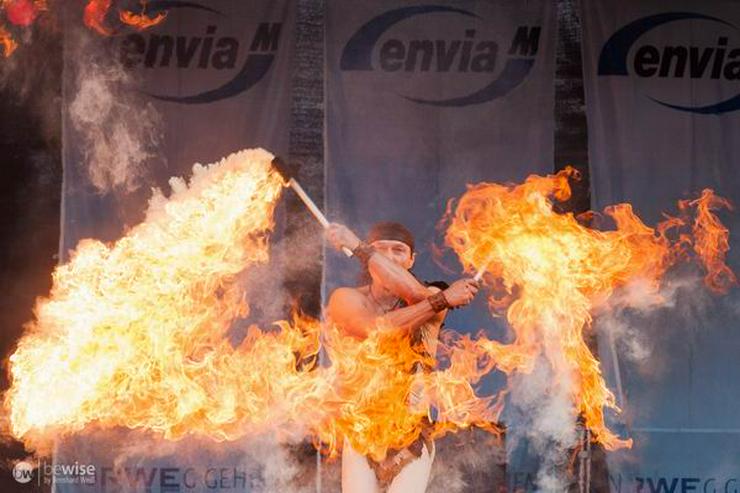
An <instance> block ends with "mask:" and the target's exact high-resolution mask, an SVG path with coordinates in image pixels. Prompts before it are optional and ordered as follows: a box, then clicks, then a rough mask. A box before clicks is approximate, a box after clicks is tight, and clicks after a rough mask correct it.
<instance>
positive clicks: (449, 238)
mask: <svg viewBox="0 0 740 493" xmlns="http://www.w3.org/2000/svg"><path fill="white" fill-rule="evenodd" d="M576 174H577V173H576V172H575V170H573V169H572V168H568V169H566V170H564V171H562V172H560V173H558V174H557V175H554V176H548V177H541V176H530V177H529V178H528V179H527V180H526V182H525V183H523V184H521V185H516V186H504V185H498V184H493V183H484V184H479V185H476V186H472V187H470V188H469V190H468V191H467V192H466V193H465V194H464V195H463V197H462V198H461V199H460V201H459V203H458V205H457V208H456V210H455V211H454V214H452V215H451V218H450V220H451V222H450V225H449V228H448V230H447V235H446V242H447V244H448V245H449V246H450V247H452V248H453V249H454V251H455V252H456V253H457V254H458V256H459V257H460V259H461V261H462V263H463V265H464V266H465V268H466V269H468V270H470V271H476V270H478V269H481V268H485V269H486V270H487V272H488V273H489V277H488V280H489V282H491V283H493V282H494V281H496V282H499V283H501V284H502V286H500V287H501V288H502V289H501V290H500V291H503V296H500V297H498V298H494V297H491V300H490V302H491V303H490V304H491V308H492V309H493V310H496V311H498V310H501V309H502V308H505V309H506V312H505V313H506V317H507V319H508V322H509V324H510V325H511V327H512V328H513V330H514V332H515V334H516V337H515V340H514V341H513V343H511V344H502V343H500V342H497V341H488V340H486V339H485V338H481V339H480V340H479V341H478V343H477V344H478V347H479V349H480V350H482V351H483V352H484V353H485V354H487V355H488V356H489V357H490V358H491V360H492V361H493V363H494V364H495V366H496V367H497V368H498V369H500V370H502V371H504V372H506V373H507V374H511V373H513V372H522V373H529V372H531V371H532V370H533V368H534V364H535V362H536V361H537V359H538V358H540V357H543V356H544V357H545V358H546V359H547V360H548V361H549V364H550V365H551V366H552V369H553V371H554V373H555V378H556V381H555V382H553V384H562V383H563V382H567V384H568V385H569V388H570V389H571V392H570V393H571V395H572V399H573V403H574V407H575V411H576V412H577V413H578V414H580V415H582V416H583V417H584V419H585V422H586V425H587V426H588V427H589V428H590V429H591V430H592V431H593V432H594V434H595V436H596V439H597V440H598V441H599V442H601V443H602V444H603V445H604V446H605V448H607V449H616V448H620V447H626V446H630V445H631V440H629V439H627V440H623V439H620V438H618V437H617V436H615V435H614V434H613V433H612V432H611V431H610V430H609V429H608V428H607V427H606V425H605V423H604V409H605V408H611V409H614V410H615V411H618V408H617V405H616V402H615V398H614V395H613V394H612V392H611V391H610V390H609V389H608V388H607V386H606V384H605V382H604V379H603V377H602V375H601V372H600V368H599V362H598V361H597V360H596V358H595V357H594V355H593V354H592V353H591V351H590V349H589V347H588V345H587V344H586V342H585V341H584V330H586V329H587V328H588V327H589V326H590V324H591V317H592V315H591V314H592V313H593V310H594V309H595V308H596V307H598V306H599V305H600V304H601V303H603V302H604V301H605V300H607V299H608V298H609V296H610V294H611V293H612V292H613V291H614V289H616V288H617V287H619V286H622V285H625V284H626V283H628V282H630V281H635V280H638V279H640V280H645V281H647V284H648V285H649V286H650V288H651V289H652V290H654V291H655V292H656V293H657V290H658V289H659V286H660V281H661V278H662V276H663V274H664V273H665V272H666V270H667V269H668V268H669V267H670V266H671V265H672V264H673V263H675V262H676V261H677V260H679V259H683V258H686V255H687V249H688V247H690V246H693V249H694V250H695V251H696V253H697V254H698V256H699V258H700V259H701V260H702V262H703V264H704V265H705V266H706V268H707V270H708V272H707V277H706V279H707V283H708V285H709V286H710V287H711V288H712V289H715V290H724V289H727V288H728V287H729V286H731V285H733V284H735V283H736V279H735V277H734V274H733V273H732V271H731V270H730V269H729V268H728V267H727V266H726V265H725V263H724V257H725V254H726V252H727V250H728V248H729V247H728V242H727V234H728V232H727V230H726V229H725V228H724V227H723V226H722V224H721V223H720V222H719V220H718V219H717V217H716V216H715V215H714V214H713V213H712V210H714V209H716V208H718V207H723V206H729V204H728V203H727V202H726V201H724V200H722V199H720V198H718V197H717V196H715V195H714V194H713V193H712V192H711V191H710V190H705V191H704V192H703V193H702V195H701V197H700V198H699V199H697V200H694V201H685V202H682V203H681V204H680V207H681V210H682V211H683V213H684V214H688V213H690V212H691V210H692V209H696V210H697V214H696V218H695V220H694V222H693V224H692V223H691V222H690V221H689V219H687V218H686V217H669V218H668V219H666V221H665V222H663V223H661V224H660V225H658V226H657V227H656V228H655V229H653V228H650V227H648V226H646V225H645V224H644V223H643V222H642V221H641V220H640V219H639V218H638V217H637V216H636V215H635V214H634V212H633V210H632V208H631V206H630V205H629V204H619V205H615V206H612V207H610V208H608V209H607V210H606V214H607V215H608V216H611V218H612V219H613V221H614V222H615V224H616V229H615V230H613V231H598V230H595V229H591V228H589V227H587V226H586V225H584V224H582V223H581V222H579V220H578V219H577V218H576V217H574V216H573V214H559V213H557V212H555V211H554V210H553V202H554V201H563V200H567V199H568V198H569V197H570V187H569V184H568V179H569V178H571V177H576ZM691 226H693V228H691V229H692V231H691V230H690V231H685V232H683V233H681V234H679V230H681V229H682V228H685V227H691ZM673 233H676V234H675V235H674V234H673ZM669 236H677V240H675V241H672V240H671V239H670V238H669Z"/></svg>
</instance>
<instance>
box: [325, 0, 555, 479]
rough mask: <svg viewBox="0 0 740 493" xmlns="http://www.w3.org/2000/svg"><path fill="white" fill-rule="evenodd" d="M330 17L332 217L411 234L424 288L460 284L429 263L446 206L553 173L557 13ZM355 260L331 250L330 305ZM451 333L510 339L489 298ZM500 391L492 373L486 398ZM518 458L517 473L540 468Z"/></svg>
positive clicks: (490, 7)
mask: <svg viewBox="0 0 740 493" xmlns="http://www.w3.org/2000/svg"><path fill="white" fill-rule="evenodd" d="M326 12H327V13H326V82H325V84H326V106H327V110H326V119H325V122H326V123H325V132H326V134H325V143H326V147H325V150H326V161H325V163H326V167H325V187H326V188H325V190H326V199H325V200H326V202H325V203H326V210H327V212H328V215H329V216H330V218H331V219H332V220H335V221H340V222H344V223H346V224H348V225H349V226H350V227H351V228H353V229H354V230H355V231H356V232H357V233H358V235H360V236H363V235H365V234H366V232H367V230H368V229H369V227H370V226H371V225H372V224H373V223H374V222H376V221H381V220H394V221H400V222H401V223H403V224H405V225H407V226H408V227H409V228H410V229H411V230H412V231H413V232H414V234H415V235H416V240H417V244H418V254H417V262H416V265H415V267H414V272H415V273H416V275H417V276H418V277H419V278H420V279H423V280H440V279H442V280H446V281H452V280H454V279H456V278H458V277H461V275H462V272H461V270H460V266H459V264H458V263H457V262H456V260H455V259H454V258H453V256H451V255H445V256H444V257H442V258H441V259H438V260H437V261H435V258H434V255H433V246H437V247H441V246H442V234H441V233H440V232H437V231H436V230H435V228H436V226H437V224H438V222H439V221H440V219H441V218H442V216H443V214H444V211H445V207H446V205H447V203H448V201H449V200H450V199H453V198H455V197H458V196H460V195H461V194H462V193H463V192H464V191H465V188H466V184H469V183H477V182H481V181H496V182H507V181H521V180H523V179H524V178H525V177H526V176H528V175H529V174H532V173H539V174H541V173H551V172H552V169H553V164H552V163H553V133H554V123H553V113H554V108H553V105H554V102H553V101H554V87H553V84H554V75H555V51H556V45H555V34H556V32H555V24H556V23H555V21H556V12H555V5H554V4H553V3H552V2H549V1H528V2H521V1H518V0H502V1H496V2H482V1H452V2H451V1H441V2H434V3H433V4H431V3H430V4H420V3H419V2H408V1H399V0H393V1H374V2H366V1H359V0H358V1H347V0H343V1H332V2H327V11H326ZM354 264H355V262H352V261H349V260H347V259H346V258H344V257H342V256H341V255H339V254H336V253H335V252H328V253H327V258H326V269H325V283H324V290H325V291H324V293H325V296H326V295H328V293H330V292H331V291H332V290H333V289H335V288H336V287H338V286H340V285H356V283H357V276H358V270H357V268H356V266H355V265H354ZM440 264H442V265H444V266H445V268H442V267H440ZM446 325H447V326H448V327H450V328H453V329H455V330H457V331H459V332H462V333H474V332H477V331H479V330H481V329H483V330H485V331H486V332H487V333H488V335H489V336H492V337H496V338H499V339H505V338H506V337H507V335H506V332H505V328H504V327H503V326H502V325H500V324H497V323H495V322H494V321H493V319H492V317H491V316H490V315H489V314H488V310H487V307H486V305H485V302H484V299H483V297H481V298H480V299H479V300H477V303H475V304H474V305H473V306H472V308H469V309H466V310H460V311H457V312H454V313H452V314H451V315H450V316H449V317H448V319H447V321H446ZM501 385H502V380H501V379H500V375H498V376H492V377H491V378H489V379H488V380H487V381H486V382H485V383H484V385H483V386H482V388H481V391H482V392H483V393H490V392H493V391H495V390H497V389H498V388H500V387H501ZM509 425H511V426H512V427H513V428H512V429H511V430H512V433H513V431H514V429H515V423H509ZM510 436H513V434H512V435H510ZM522 461H524V462H527V463H530V462H531V461H530V460H528V459H526V458H520V457H519V456H518V455H516V454H515V455H513V456H512V457H510V464H509V469H510V470H519V469H522V468H524V469H527V470H532V469H533V468H534V470H536V467H535V466H534V465H533V464H531V463H530V464H529V465H525V464H523V463H521V462H522Z"/></svg>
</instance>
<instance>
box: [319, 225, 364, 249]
mask: <svg viewBox="0 0 740 493" xmlns="http://www.w3.org/2000/svg"><path fill="white" fill-rule="evenodd" d="M326 239H327V240H329V243H331V244H332V245H334V248H336V249H337V250H341V249H342V247H347V248H349V249H350V250H354V249H355V248H357V245H359V244H360V239H359V238H358V237H357V235H356V234H354V233H353V232H352V231H351V230H350V229H349V228H348V227H347V226H345V225H344V224H337V223H331V224H329V226H328V227H327V228H326Z"/></svg>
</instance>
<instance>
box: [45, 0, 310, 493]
mask: <svg viewBox="0 0 740 493" xmlns="http://www.w3.org/2000/svg"><path fill="white" fill-rule="evenodd" d="M145 3H146V5H145V7H146V9H147V10H146V13H147V15H148V16H150V17H156V16H157V15H159V14H162V13H165V12H166V17H165V18H164V20H163V21H162V22H161V23H160V24H157V25H155V26H153V27H150V28H147V29H142V30H138V29H134V28H131V27H127V26H124V25H122V24H121V23H120V22H119V23H116V19H117V15H118V14H117V13H113V12H112V13H111V14H110V15H108V16H107V17H106V18H105V22H104V23H103V25H102V27H100V28H99V29H98V28H96V27H95V26H93V28H94V29H97V30H102V31H105V30H106V29H109V30H110V32H102V34H103V35H101V36H99V35H98V34H97V33H94V32H93V31H92V30H89V29H87V30H84V31H80V30H79V29H78V27H77V26H80V25H81V20H80V18H79V17H80V15H81V13H80V12H81V8H79V7H80V6H79V5H75V7H77V8H75V9H72V8H70V12H68V18H67V19H66V20H65V25H66V26H67V28H68V29H67V31H66V35H65V63H64V66H65V74H64V100H63V123H64V127H63V163H64V184H63V204H62V225H61V230H62V238H61V241H60V256H61V259H62V261H65V260H67V259H68V257H69V255H70V253H71V252H72V250H73V249H74V248H75V246H76V245H77V243H78V241H79V240H81V239H84V238H95V239H100V240H104V241H113V240H115V239H117V238H119V237H120V236H121V235H122V233H123V232H124V231H125V230H126V229H127V228H128V227H130V226H133V225H135V224H137V223H139V222H140V221H141V220H142V219H143V217H144V211H145V210H146V208H147V201H148V199H149V197H150V196H151V189H152V188H153V187H159V188H161V189H163V190H164V191H165V194H166V195H168V194H169V190H170V186H169V184H168V180H169V179H170V178H171V177H184V178H185V179H189V178H190V176H191V175H192V167H193V165H194V164H195V163H202V164H209V163H213V162H217V161H219V160H220V159H221V158H222V157H226V156H228V155H229V154H231V153H233V152H236V151H238V150H241V149H245V148H252V147H263V148H265V149H267V150H269V151H270V152H272V153H273V154H276V155H283V156H287V153H288V140H289V131H290V110H291V94H292V93H291V86H292V71H293V33H294V29H295V15H296V2H295V1H293V0H250V1H243V0H195V1H187V2H184V1H164V0H151V1H149V2H145ZM137 4H138V2H137ZM114 8H115V6H114ZM138 8H141V7H140V6H139V7H138ZM71 16H74V17H71ZM278 230H279V228H278ZM278 261H279V260H278ZM264 277H269V280H266V281H264V282H265V285H264V286H262V287H264V289H263V291H264V292H265V293H267V294H266V295H264V296H268V295H271V296H273V297H274V298H277V296H276V295H275V293H277V292H282V288H281V286H280V285H281V282H282V277H281V269H280V267H279V266H278V268H275V269H272V270H271V272H270V276H264ZM268 281H269V282H270V283H274V284H275V285H274V286H273V285H272V284H271V285H270V286H267V285H266V283H268ZM273 288H275V289H273ZM255 296H256V295H255ZM264 296H263V297H264ZM253 301H254V300H253ZM270 301H271V302H270V303H265V305H267V304H269V305H270V307H273V305H274V306H275V307H278V305H279V304H280V301H281V300H277V299H273V300H270ZM274 309H275V310H277V309H278V308H274ZM268 310H273V308H269V309H268V308H267V307H266V306H263V305H259V306H258V307H257V308H256V309H255V310H253V312H254V313H253V314H252V313H250V316H253V317H260V316H264V318H266V319H268V320H270V321H273V320H276V319H279V318H280V317H282V314H281V315H280V316H274V317H273V315H274V314H271V313H267V311H268ZM244 331H246V325H245V327H244ZM231 332H234V333H235V334H231ZM231 332H230V333H229V335H230V336H233V337H232V339H238V336H239V335H241V337H244V333H241V334H236V332H239V331H238V330H234V331H231ZM278 450H279V447H278V445H277V444H275V443H268V444H264V443H261V442H257V443H255V442H253V441H251V440H240V441H238V442H228V443H224V444H221V445H219V447H218V453H215V452H213V450H208V448H207V447H204V446H203V444H201V443H200V442H198V440H197V439H195V438H193V439H192V440H191V439H190V438H187V437H186V439H183V440H181V441H179V442H167V441H165V440H163V439H158V438H157V436H156V435H154V436H153V435H152V434H148V433H144V432H137V431H134V430H126V429H116V430H107V431H103V432H100V431H95V430H91V431H89V430H83V431H81V432H80V433H79V434H78V435H76V436H74V437H72V438H69V439H65V440H63V441H60V442H59V443H58V444H57V449H56V453H55V454H54V460H53V463H49V464H44V465H43V469H40V470H42V471H43V476H42V473H41V472H40V473H39V475H40V476H39V478H41V479H39V484H42V483H43V484H47V485H48V484H53V486H52V490H53V491H55V492H70V493H72V492H81V491H85V492H103V491H134V490H136V491H145V490H146V491H151V492H155V493H156V492H165V491H169V492H172V491H234V489H238V490H239V491H278V490H280V489H281V488H282V486H275V484H278V483H280V481H285V480H286V479H283V478H281V477H279V474H272V473H271V472H270V471H268V472H265V471H264V468H265V459H264V457H265V454H268V453H273V454H275V456H273V457H272V459H270V460H287V459H283V458H281V457H282V456H280V454H279V452H278ZM80 465H82V466H80ZM271 467H272V466H271ZM80 471H83V472H80ZM90 471H92V472H90ZM280 484H282V483H280Z"/></svg>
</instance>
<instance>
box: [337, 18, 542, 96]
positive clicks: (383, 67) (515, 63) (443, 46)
mask: <svg viewBox="0 0 740 493" xmlns="http://www.w3.org/2000/svg"><path fill="white" fill-rule="evenodd" d="M438 14H447V15H448V16H449V15H453V16H455V17H457V18H458V19H460V20H464V21H467V24H466V25H463V27H462V28H461V29H459V32H455V28H454V27H452V28H448V29H446V31H445V32H446V33H449V34H450V35H449V36H447V37H446V38H442V36H439V39H410V40H405V39H401V38H400V37H389V36H388V35H390V34H393V33H392V28H394V27H396V25H397V24H399V23H400V22H402V21H405V20H407V19H410V18H413V17H420V16H431V15H438ZM426 18H427V19H428V17H426ZM476 21H481V18H480V16H478V15H477V14H475V13H473V12H471V11H469V10H465V9H461V8H457V7H449V6H444V5H417V6H411V7H403V8H398V9H394V10H390V11H387V12H384V13H382V14H380V15H378V16H376V17H374V18H372V19H371V20H369V21H368V22H366V23H365V24H364V25H362V26H361V27H360V28H359V29H358V30H357V32H355V33H354V34H353V35H352V37H351V38H350V39H349V41H348V42H347V44H346V45H345V46H344V49H343V50H342V55H341V60H340V62H339V68H340V69H341V70H342V71H365V72H370V71H380V72H386V73H394V72H397V73H407V74H408V73H429V74H430V77H431V76H433V75H434V74H440V73H446V74H450V73H457V74H460V73H465V74H470V75H476V74H477V75H480V74H489V75H493V74H494V72H495V71H496V68H497V63H498V56H499V43H498V42H497V41H496V40H494V39H486V38H483V37H481V36H480V34H479V32H478V31H479V30H478V29H476V27H475V24H474V22H476ZM540 31H541V26H518V28H517V29H516V32H515V34H514V37H513V39H512V40H511V43H510V45H509V50H508V52H507V58H506V62H505V65H504V68H503V70H501V71H500V73H499V74H498V76H496V77H495V78H494V79H493V80H489V81H488V83H487V84H485V85H484V86H483V87H477V88H475V89H473V90H472V91H471V92H468V93H467V94H465V93H463V94H459V95H454V96H452V97H445V98H436V99H433V98H429V97H420V96H418V95H404V96H403V97H404V98H405V99H407V100H409V101H413V102H415V103H419V104H425V105H432V106H447V107H449V106H453V107H454V106H468V105H474V104H481V103H485V102H488V101H491V100H494V99H497V98H500V97H502V96H505V95H506V94H508V93H509V92H511V91H512V90H513V89H514V88H515V87H517V86H518V85H519V84H521V83H522V82H523V81H524V80H525V79H526V77H527V75H528V74H529V72H530V71H531V70H532V67H533V66H534V62H535V57H536V55H537V51H538V49H539V42H540ZM384 37H385V39H384ZM381 39H383V42H382V43H381V42H380V41H381Z"/></svg>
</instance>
